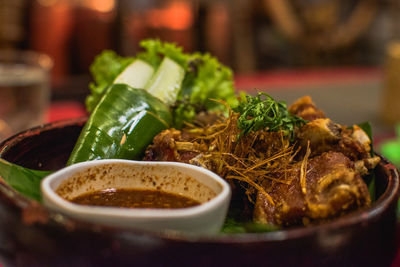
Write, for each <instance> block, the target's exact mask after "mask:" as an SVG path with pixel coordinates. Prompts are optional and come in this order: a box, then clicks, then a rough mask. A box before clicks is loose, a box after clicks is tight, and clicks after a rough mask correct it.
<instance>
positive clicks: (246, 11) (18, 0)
mask: <svg viewBox="0 0 400 267" xmlns="http://www.w3.org/2000/svg"><path fill="white" fill-rule="evenodd" d="M148 37H156V38H160V39H162V40H165V41H173V42H176V43H178V44H179V45H181V46H183V47H184V49H185V50H186V51H196V50H199V51H209V52H211V53H212V54H214V55H215V56H216V57H217V58H218V59H219V60H220V61H222V62H223V63H225V64H226V65H228V66H230V67H231V68H232V69H233V70H234V72H235V82H236V87H237V89H238V90H243V91H247V92H250V93H254V92H256V91H258V90H262V91H266V92H268V93H269V94H271V95H272V96H273V97H275V98H277V99H280V100H285V101H287V102H288V103H289V104H290V103H291V102H292V101H294V100H295V99H296V98H297V97H299V96H302V95H305V94H308V95H311V96H312V98H313V99H314V102H316V104H317V105H318V106H319V107H321V108H322V109H323V110H324V111H325V112H326V113H327V115H328V116H330V117H331V118H332V119H333V120H335V121H337V122H339V123H342V124H346V125H352V124H354V123H358V122H362V121H370V122H371V124H372V126H373V131H374V134H375V136H376V140H377V142H380V140H386V139H388V138H389V139H390V138H394V136H395V125H396V123H397V121H398V119H397V118H399V117H400V111H399V108H397V101H398V100H400V99H399V98H400V93H399V92H398V91H399V90H400V87H399V86H400V81H399V79H400V78H397V76H400V75H397V73H399V72H400V52H399V51H400V48H399V45H398V43H397V41H396V40H400V1H398V0H280V1H274V0H165V1H160V0H0V49H8V50H10V49H22V50H34V51H39V52H43V53H45V54H47V55H49V56H50V57H51V58H52V60H53V63H54V64H53V68H52V71H51V86H50V91H51V94H50V95H51V104H50V108H49V112H48V115H47V119H46V120H47V121H53V120H57V119H63V118H66V117H74V116H81V115H84V112H85V111H84V107H83V103H84V99H85V97H86V95H87V94H88V92H89V91H88V86H87V85H88V83H89V81H90V75H89V66H90V64H91V62H92V61H93V59H94V57H95V56H96V55H97V54H98V53H100V52H101V51H102V50H104V49H113V50H115V51H116V52H117V53H119V54H120V55H124V56H128V55H134V54H135V53H136V52H137V50H138V42H139V41H140V40H141V39H143V38H148ZM3 103H4V101H3Z"/></svg>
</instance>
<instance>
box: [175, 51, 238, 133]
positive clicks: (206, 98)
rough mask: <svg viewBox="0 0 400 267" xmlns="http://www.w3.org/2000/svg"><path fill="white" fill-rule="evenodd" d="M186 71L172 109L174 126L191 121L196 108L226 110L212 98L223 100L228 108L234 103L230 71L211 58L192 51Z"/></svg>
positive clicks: (235, 104) (236, 100)
mask: <svg viewBox="0 0 400 267" xmlns="http://www.w3.org/2000/svg"><path fill="white" fill-rule="evenodd" d="M186 71H187V73H186V75H185V79H184V81H183V84H182V90H181V93H180V95H179V97H178V102H177V105H176V106H175V108H174V124H175V127H176V128H181V127H182V125H183V123H184V122H185V121H187V122H190V121H192V120H193V118H194V117H195V115H196V113H198V112H199V111H202V110H208V111H218V110H221V111H226V107H225V106H224V105H223V104H221V103H219V102H217V101H215V100H223V101H225V102H226V103H227V104H228V105H229V106H230V107H236V106H237V105H238V99H237V97H236V95H235V89H234V85H233V73H232V70H231V69H230V68H228V67H226V66H224V65H222V64H221V63H220V62H219V61H218V59H216V58H215V57H213V56H211V55H210V54H207V53H206V54H201V53H194V54H192V55H191V56H190V57H189V59H188V64H187V70H186Z"/></svg>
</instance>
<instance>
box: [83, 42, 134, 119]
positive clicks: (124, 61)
mask: <svg viewBox="0 0 400 267" xmlns="http://www.w3.org/2000/svg"><path fill="white" fill-rule="evenodd" d="M133 60H134V58H131V57H120V56H118V55H117V54H116V53H115V52H114V51H110V50H105V51H103V52H102V53H101V54H100V55H98V56H97V57H96V58H95V60H94V62H93V63H92V65H91V66H90V72H91V74H92V76H93V79H94V82H91V83H90V84H89V89H90V92H91V95H89V96H88V97H87V98H86V108H87V110H88V111H89V112H91V111H93V109H94V108H95V106H96V105H97V103H98V102H99V100H100V98H101V96H102V95H103V93H104V92H105V90H106V88H107V87H108V86H109V85H111V84H112V82H113V81H114V79H115V78H116V77H117V76H118V74H120V73H121V72H122V71H123V70H124V69H125V68H126V67H127V66H128V65H129V64H131V63H132V62H133Z"/></svg>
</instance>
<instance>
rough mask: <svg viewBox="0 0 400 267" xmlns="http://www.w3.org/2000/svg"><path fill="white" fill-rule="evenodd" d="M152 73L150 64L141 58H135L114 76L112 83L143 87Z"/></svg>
mask: <svg viewBox="0 0 400 267" xmlns="http://www.w3.org/2000/svg"><path fill="white" fill-rule="evenodd" d="M153 73H154V69H153V67H152V66H150V65H149V64H147V63H146V62H144V61H143V60H140V59H136V60H135V61H133V62H132V63H131V64H130V65H128V66H127V67H126V68H125V69H124V70H123V71H122V72H121V73H120V74H119V75H118V76H117V78H115V80H114V82H113V83H114V84H115V83H124V84H127V85H129V86H131V87H133V88H140V89H143V88H144V87H145V85H146V84H147V82H148V81H149V80H150V78H151V76H152V75H153Z"/></svg>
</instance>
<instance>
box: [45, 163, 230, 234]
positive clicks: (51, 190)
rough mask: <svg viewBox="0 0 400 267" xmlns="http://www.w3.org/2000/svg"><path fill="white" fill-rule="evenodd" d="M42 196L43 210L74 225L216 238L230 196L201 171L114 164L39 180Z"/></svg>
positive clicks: (64, 171)
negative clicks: (71, 219)
mask: <svg viewBox="0 0 400 267" xmlns="http://www.w3.org/2000/svg"><path fill="white" fill-rule="evenodd" d="M41 190H42V195H43V202H44V204H45V206H47V207H49V208H51V209H55V210H58V211H60V212H62V213H64V214H68V215H69V216H71V217H74V218H77V219H81V220H85V221H90V222H95V223H99V224H104V225H108V226H117V227H124V228H128V229H132V228H133V229H140V230H147V231H156V232H161V231H166V230H174V231H180V232H182V233H186V234H188V233H190V234H216V233H218V232H219V231H220V230H221V227H222V225H223V223H224V221H225V217H226V213H227V210H228V206H229V201H230V195H231V191H230V187H229V185H228V184H227V183H226V182H225V180H223V179H222V178H221V177H219V176H218V175H216V174H215V173H212V172H210V171H208V170H206V169H204V168H199V167H196V166H191V165H188V164H182V163H177V162H144V161H132V160H115V159H110V160H96V161H88V162H82V163H79V164H74V165H72V166H69V167H67V168H63V169H61V170H59V171H57V172H55V173H53V174H51V175H49V176H47V177H46V178H44V179H43V181H42V184H41ZM118 193H119V194H120V195H119V196H118V195H117V194H118ZM115 196H118V197H115ZM149 196H150V199H148V198H149ZM160 196H161V197H162V198H161V197H160ZM143 197H145V198H147V199H148V200H147V199H144V200H143ZM137 205H140V206H137ZM171 205H175V206H174V207H172V206H171Z"/></svg>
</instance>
